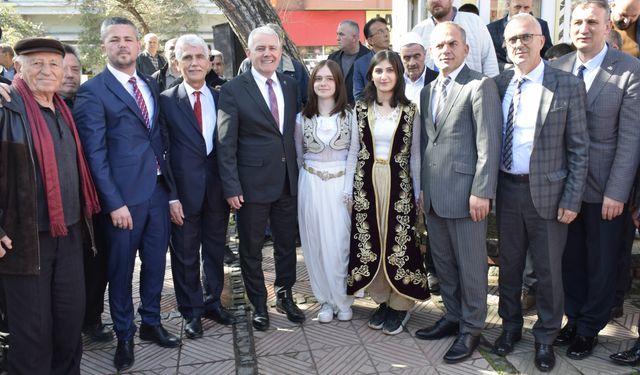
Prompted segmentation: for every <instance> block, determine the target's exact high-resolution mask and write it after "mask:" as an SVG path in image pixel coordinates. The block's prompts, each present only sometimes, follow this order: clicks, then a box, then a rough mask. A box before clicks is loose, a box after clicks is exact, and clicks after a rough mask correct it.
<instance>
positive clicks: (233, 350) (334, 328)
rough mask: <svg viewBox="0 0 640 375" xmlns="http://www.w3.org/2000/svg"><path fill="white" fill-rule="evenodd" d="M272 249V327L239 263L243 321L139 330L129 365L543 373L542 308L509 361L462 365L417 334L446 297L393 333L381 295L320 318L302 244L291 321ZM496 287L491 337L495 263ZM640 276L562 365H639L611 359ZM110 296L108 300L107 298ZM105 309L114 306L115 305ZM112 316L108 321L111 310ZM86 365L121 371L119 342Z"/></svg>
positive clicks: (332, 373)
mask: <svg viewBox="0 0 640 375" xmlns="http://www.w3.org/2000/svg"><path fill="white" fill-rule="evenodd" d="M271 253H272V248H271V247H269V246H267V247H265V250H264V254H265V261H264V271H265V277H266V279H267V284H268V285H267V288H268V290H269V293H270V295H269V296H270V303H271V304H270V317H271V328H270V329H269V330H268V331H266V332H251V324H250V320H249V319H250V312H249V311H246V310H245V306H244V303H245V302H244V295H243V290H242V285H241V278H240V275H239V272H238V269H237V265H235V266H233V267H228V268H226V273H227V275H226V276H227V277H226V281H227V285H226V287H225V292H224V296H223V299H224V303H225V305H227V306H230V307H231V308H232V309H234V311H235V313H236V315H237V316H238V318H239V319H240V321H241V323H240V324H238V325H236V326H235V327H233V328H230V327H224V326H220V325H219V324H217V323H214V322H212V321H209V320H204V329H205V333H204V337H203V338H202V339H198V340H188V339H183V345H182V347H181V348H179V349H164V348H160V347H158V346H157V345H154V344H149V343H146V342H142V341H140V340H139V339H138V338H137V337H136V348H135V354H136V362H135V365H134V367H133V368H132V369H131V370H130V371H129V372H127V373H130V374H167V375H168V374H212V375H218V374H220V375H222V374H236V373H237V374H273V375H285V374H295V375H297V374H305V375H306V374H329V375H338V374H345V375H351V374H495V373H501V374H502V373H522V374H536V373H538V371H537V370H536V369H535V367H534V365H533V354H534V353H533V337H532V335H531V333H530V330H529V329H530V328H531V326H532V324H533V323H534V322H535V312H531V313H529V314H528V315H527V316H526V318H525V333H524V337H523V340H522V341H521V342H520V343H519V344H518V345H517V347H516V350H515V351H514V353H513V354H512V355H509V356H508V357H507V358H506V360H505V359H503V358H501V357H497V356H495V355H493V354H491V353H490V352H489V351H488V348H486V347H485V348H483V349H481V351H480V352H476V353H475V354H474V355H473V356H472V358H471V359H469V360H468V361H466V362H463V363H461V364H457V365H447V364H444V363H443V362H442V356H443V355H444V353H445V352H446V350H447V349H448V347H449V346H450V345H451V343H452V341H453V339H452V338H451V339H446V340H440V341H435V342H428V341H422V340H417V339H415V338H414V336H413V334H414V333H415V331H416V330H417V329H419V328H422V327H425V326H427V325H430V324H433V323H434V322H435V321H437V320H438V319H439V318H440V317H441V316H442V314H443V312H442V310H443V305H442V301H441V299H440V298H439V297H437V296H436V297H434V298H433V299H432V300H430V301H427V302H424V303H421V304H419V305H418V306H417V307H416V310H415V311H414V312H413V314H412V317H411V319H410V320H409V323H408V327H407V329H406V330H405V332H403V333H401V334H399V335H397V336H391V337H390V336H385V335H384V334H382V333H381V332H380V331H373V330H371V329H369V328H368V327H367V319H368V316H369V314H370V313H371V312H372V311H373V309H374V308H375V304H374V303H373V302H372V301H371V300H369V299H368V298H367V299H359V300H357V301H356V302H355V305H354V317H353V320H352V321H350V322H338V321H334V322H332V323H329V324H322V325H321V324H319V323H318V322H317V320H316V319H315V316H316V314H317V311H318V309H319V305H318V304H317V303H316V302H315V300H314V298H313V294H312V292H311V286H310V284H309V277H308V275H307V272H306V269H305V267H304V259H303V258H302V252H301V251H300V249H298V278H297V279H298V282H297V283H296V285H295V287H294V297H295V298H296V300H297V302H298V303H299V306H300V307H301V308H302V309H303V310H304V311H305V314H306V315H307V321H306V322H305V323H304V324H303V325H298V324H294V323H291V322H289V321H288V320H287V319H286V318H285V317H284V316H283V315H280V314H278V313H277V312H275V308H274V305H275V296H274V294H273V288H272V284H273V280H274V277H275V274H274V272H275V271H274V265H273V258H272V256H271ZM489 280H490V288H489V291H488V294H487V303H488V305H489V315H488V317H487V327H486V329H485V331H484V336H485V337H486V339H487V340H488V341H489V342H493V341H494V340H495V339H496V338H497V336H498V335H499V333H500V330H501V322H500V318H499V316H498V314H497V308H498V295H497V286H496V284H497V277H496V276H495V270H492V271H490V276H489ZM639 287H640V283H638V284H637V285H636V284H634V288H635V289H634V290H632V293H630V296H629V298H628V299H627V301H626V302H625V315H624V316H623V317H622V318H620V319H616V320H615V321H613V322H611V323H610V324H609V325H608V326H607V327H606V328H605V329H604V330H603V331H602V332H601V333H600V336H599V340H600V344H599V345H598V346H597V348H596V350H595V352H594V354H593V355H592V356H591V357H590V358H588V359H585V360H582V361H575V360H569V359H567V358H566V356H565V355H564V354H563V351H562V350H557V351H556V353H557V354H558V358H557V365H556V368H555V371H554V372H553V373H555V374H562V375H565V374H589V375H591V374H607V375H609V374H629V373H634V372H640V368H630V367H620V366H616V365H614V364H612V363H610V362H609V360H608V356H609V354H610V353H613V352H616V351H619V350H624V349H626V348H628V347H630V346H631V345H633V343H634V342H635V339H636V337H637V335H636V332H637V330H638V327H637V322H638V318H639V317H640V309H639V308H638V307H636V306H640V292H639V291H638V289H640V288H639ZM137 289H138V285H137V283H136V285H134V295H135V296H136V297H134V298H135V301H134V302H136V303H137V302H138V301H139V299H138V297H137ZM106 303H107V301H105V306H106ZM106 307H107V308H106V309H105V311H107V312H108V306H106ZM162 314H163V315H162V318H163V324H164V326H165V327H166V328H167V329H168V330H169V331H171V332H173V333H175V334H177V335H180V334H181V332H182V319H181V317H180V315H179V313H178V312H177V311H176V304H175V297H174V293H173V282H172V277H171V272H170V264H169V261H168V258H167V272H166V279H165V285H164V291H163V299H162ZM105 315H106V320H109V317H108V314H105ZM84 345H85V346H84V356H83V359H82V373H83V374H112V373H114V368H113V366H112V359H113V354H114V352H115V341H114V342H112V343H106V344H96V343H91V342H88V341H87V340H86V339H85V341H84Z"/></svg>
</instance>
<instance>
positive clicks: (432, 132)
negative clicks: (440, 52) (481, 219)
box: [420, 65, 502, 219]
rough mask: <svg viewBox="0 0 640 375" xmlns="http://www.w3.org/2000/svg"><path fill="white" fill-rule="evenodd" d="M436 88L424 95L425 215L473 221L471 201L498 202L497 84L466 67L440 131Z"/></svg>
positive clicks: (441, 119)
mask: <svg viewBox="0 0 640 375" xmlns="http://www.w3.org/2000/svg"><path fill="white" fill-rule="evenodd" d="M434 82H437V81H434ZM434 84H435V83H432V84H429V85H427V86H425V88H424V89H422V92H421V93H420V107H421V108H420V118H421V120H422V121H421V123H422V131H421V137H422V139H421V143H420V144H421V145H424V146H423V158H422V172H421V186H422V191H423V194H424V202H425V212H429V209H430V208H433V210H434V211H435V212H436V214H438V216H441V217H445V218H450V219H457V218H465V217H469V216H470V215H469V196H470V195H475V196H478V197H481V198H490V199H493V198H495V196H496V185H497V183H498V168H499V164H500V144H501V141H500V140H501V137H500V129H501V124H502V111H501V110H500V99H499V98H498V90H497V89H496V85H495V83H494V81H493V80H491V79H489V78H487V77H486V76H484V75H483V74H482V73H479V72H476V71H473V70H471V69H469V68H468V67H467V66H466V65H465V66H464V67H463V68H462V70H461V71H460V73H459V74H458V76H457V77H456V79H455V80H454V81H452V82H451V83H450V84H449V89H448V90H449V91H448V93H447V101H446V103H445V105H444V107H443V108H442V112H441V114H440V115H439V120H438V124H437V128H436V127H435V126H434V124H433V120H432V118H433V116H432V114H433V108H432V105H431V101H432V100H431V98H432V96H431V93H432V91H433V90H432V89H433V85H434Z"/></svg>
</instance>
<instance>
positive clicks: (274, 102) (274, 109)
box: [267, 78, 280, 131]
mask: <svg viewBox="0 0 640 375" xmlns="http://www.w3.org/2000/svg"><path fill="white" fill-rule="evenodd" d="M267 86H269V109H271V115H272V116H273V119H274V120H275V121H276V127H277V128H278V131H280V114H279V112H278V99H276V92H275V91H273V80H272V79H271V78H269V79H268V80H267Z"/></svg>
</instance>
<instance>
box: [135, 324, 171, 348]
mask: <svg viewBox="0 0 640 375" xmlns="http://www.w3.org/2000/svg"><path fill="white" fill-rule="evenodd" d="M140 339H141V340H144V341H153V342H155V343H156V344H158V345H160V346H162V347H164V348H176V347H178V346H180V338H178V337H176V336H175V335H172V334H171V333H169V332H167V330H166V329H164V327H163V326H162V324H158V325H157V326H155V327H154V326H149V325H146V324H140Z"/></svg>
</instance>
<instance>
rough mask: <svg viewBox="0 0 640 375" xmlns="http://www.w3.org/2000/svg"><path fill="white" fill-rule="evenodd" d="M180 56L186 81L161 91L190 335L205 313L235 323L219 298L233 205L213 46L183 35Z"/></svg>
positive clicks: (181, 305) (174, 256)
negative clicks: (222, 152)
mask: <svg viewBox="0 0 640 375" xmlns="http://www.w3.org/2000/svg"><path fill="white" fill-rule="evenodd" d="M175 58H176V60H177V61H178V69H179V70H180V73H181V74H182V77H183V79H184V81H183V82H182V83H181V84H179V85H177V86H174V87H172V88H170V89H169V90H167V91H165V92H163V93H162V95H161V96H160V108H161V113H160V124H161V126H162V129H163V133H164V134H165V135H166V136H167V144H168V147H169V152H168V159H169V165H170V166H171V171H172V174H173V178H174V183H175V185H176V190H175V193H174V194H171V197H170V198H171V205H170V210H171V223H172V231H171V271H172V273H173V282H174V284H175V289H176V299H177V300H178V310H179V311H180V313H181V314H182V316H183V317H184V318H185V320H186V324H185V328H184V331H185V335H186V336H187V337H189V338H199V337H202V322H201V317H202V316H203V315H204V316H205V317H208V318H212V319H213V320H215V321H217V322H219V323H220V324H233V323H235V317H234V316H233V315H232V314H230V313H229V312H227V311H226V310H225V309H224V308H223V307H222V305H221V304H220V294H221V293H222V287H223V285H224V269H223V267H224V266H223V263H222V262H223V256H224V244H225V230H226V228H227V224H228V220H229V205H228V204H227V202H225V200H224V198H223V196H222V186H221V182H220V175H219V174H218V165H217V162H216V152H215V126H216V103H217V101H218V92H217V91H216V90H214V89H212V88H209V87H207V86H206V82H205V75H206V74H207V72H208V71H209V66H210V63H209V47H208V46H207V43H205V41H204V40H202V39H201V38H200V37H198V36H196V35H193V34H187V35H183V36H181V37H180V38H178V40H177V42H176V45H175ZM201 244H202V260H203V265H204V268H205V270H206V272H205V274H206V278H205V282H206V283H207V284H208V285H209V288H210V290H211V291H212V293H211V297H212V298H210V299H208V300H207V302H208V305H207V306H206V307H205V304H204V300H203V294H202V284H201V282H200V245H201ZM205 310H206V312H205Z"/></svg>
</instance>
